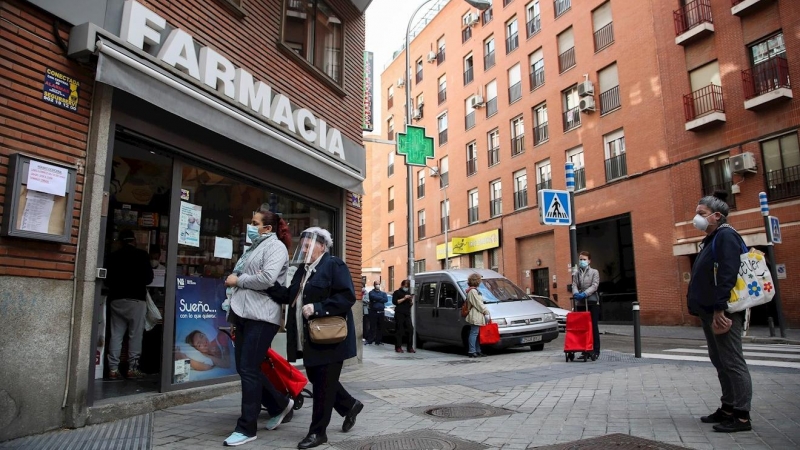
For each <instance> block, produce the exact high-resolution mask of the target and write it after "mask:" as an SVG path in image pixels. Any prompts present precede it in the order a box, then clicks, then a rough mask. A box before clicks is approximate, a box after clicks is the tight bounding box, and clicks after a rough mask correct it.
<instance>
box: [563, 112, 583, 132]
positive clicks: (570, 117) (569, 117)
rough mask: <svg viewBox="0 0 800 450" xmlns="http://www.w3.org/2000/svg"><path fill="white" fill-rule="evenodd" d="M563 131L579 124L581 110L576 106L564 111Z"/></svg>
mask: <svg viewBox="0 0 800 450" xmlns="http://www.w3.org/2000/svg"><path fill="white" fill-rule="evenodd" d="M563 116H564V132H565V133H566V132H567V131H569V130H571V129H573V128H578V127H579V126H580V125H581V111H580V109H579V108H578V107H577V106H576V107H574V108H572V109H570V110H569V111H566V112H565V113H564V114H563Z"/></svg>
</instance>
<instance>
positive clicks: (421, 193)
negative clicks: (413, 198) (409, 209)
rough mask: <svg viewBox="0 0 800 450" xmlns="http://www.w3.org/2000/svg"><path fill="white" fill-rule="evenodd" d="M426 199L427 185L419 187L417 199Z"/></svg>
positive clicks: (419, 185)
mask: <svg viewBox="0 0 800 450" xmlns="http://www.w3.org/2000/svg"><path fill="white" fill-rule="evenodd" d="M422 197H425V184H424V183H423V184H418V185H417V198H422Z"/></svg>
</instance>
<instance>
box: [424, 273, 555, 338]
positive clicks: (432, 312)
mask: <svg viewBox="0 0 800 450" xmlns="http://www.w3.org/2000/svg"><path fill="white" fill-rule="evenodd" d="M473 273H478V274H480V275H481V277H483V281H482V282H481V285H480V286H479V287H478V290H479V291H480V292H481V294H482V295H483V301H484V303H485V304H486V307H487V309H488V310H489V313H490V314H491V316H492V321H493V322H495V323H497V325H498V328H499V331H500V342H499V343H497V344H495V345H493V346H490V347H492V348H508V347H518V346H530V348H531V350H542V349H544V344H545V343H547V342H550V341H552V340H553V339H556V338H557V337H558V322H557V321H556V314H554V313H553V312H551V311H550V310H549V309H547V308H546V307H545V306H543V305H542V304H540V303H539V302H538V301H536V300H534V299H531V298H530V297H528V295H527V294H525V291H523V290H522V289H520V288H519V287H518V286H517V285H515V284H514V283H512V282H511V280H509V279H507V278H505V277H504V276H502V275H500V274H499V273H497V272H495V271H493V270H488V269H450V270H440V271H435V272H423V273H418V274H416V275H415V277H416V290H415V296H414V302H415V303H416V333H417V345H418V346H421V345H422V344H423V343H424V342H442V343H449V344H455V345H462V346H463V347H464V348H465V349H466V348H467V338H468V335H469V329H470V325H469V324H468V323H467V322H466V321H465V320H464V318H463V317H461V305H462V304H463V303H464V301H465V300H466V291H467V278H468V277H469V276H470V275H471V274H473Z"/></svg>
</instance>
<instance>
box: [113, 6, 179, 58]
mask: <svg viewBox="0 0 800 450" xmlns="http://www.w3.org/2000/svg"><path fill="white" fill-rule="evenodd" d="M166 27H167V19H165V18H163V17H161V16H159V15H158V14H156V13H154V12H153V11H150V10H149V9H147V8H145V7H144V6H143V5H142V4H141V3H139V2H136V1H134V0H127V1H126V2H125V7H124V8H123V10H122V28H121V29H120V32H119V37H121V38H122V40H124V41H125V42H127V43H129V44H131V45H133V46H135V47H137V48H139V49H142V50H144V44H147V45H159V44H160V43H161V32H162V31H163V30H164V29H165V28H166Z"/></svg>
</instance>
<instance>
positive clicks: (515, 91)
mask: <svg viewBox="0 0 800 450" xmlns="http://www.w3.org/2000/svg"><path fill="white" fill-rule="evenodd" d="M521 98H522V82H521V81H518V82H517V83H516V84H514V85H513V86H511V87H510V88H508V103H514V102H515V101H517V100H519V99H521Z"/></svg>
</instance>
